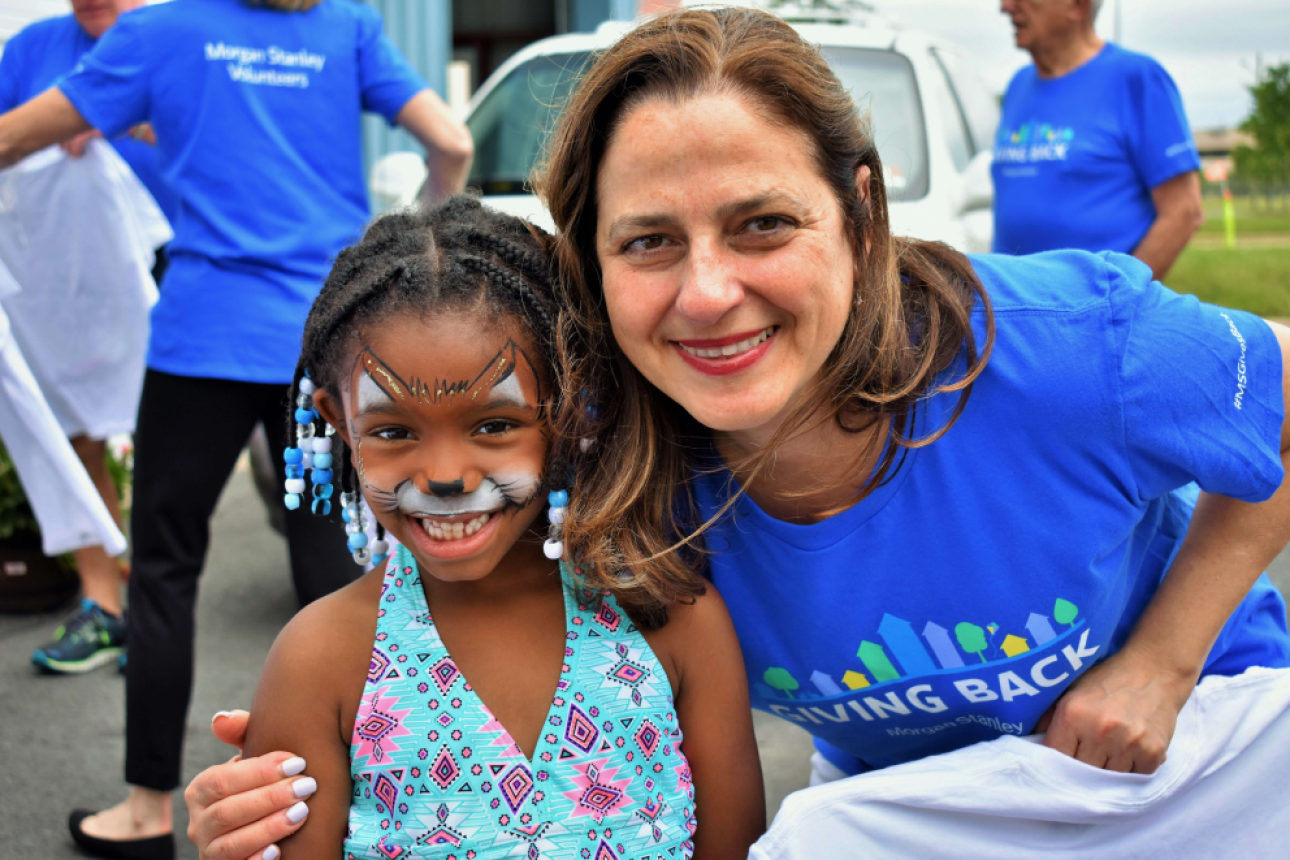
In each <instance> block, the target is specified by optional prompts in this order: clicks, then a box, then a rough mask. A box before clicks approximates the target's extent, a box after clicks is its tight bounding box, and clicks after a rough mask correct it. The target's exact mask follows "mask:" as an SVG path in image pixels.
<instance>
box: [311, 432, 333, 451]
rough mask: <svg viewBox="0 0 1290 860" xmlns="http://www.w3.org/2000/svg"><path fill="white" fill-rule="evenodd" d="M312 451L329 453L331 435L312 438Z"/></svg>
mask: <svg viewBox="0 0 1290 860" xmlns="http://www.w3.org/2000/svg"><path fill="white" fill-rule="evenodd" d="M314 453H315V454H330V453H331V437H329V436H323V437H322V438H315V439H314Z"/></svg>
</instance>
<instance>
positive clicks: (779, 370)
mask: <svg viewBox="0 0 1290 860" xmlns="http://www.w3.org/2000/svg"><path fill="white" fill-rule="evenodd" d="M543 187H544V189H545V196H546V200H547V202H548V205H549V206H550V209H551V212H552V215H553V216H554V218H555V222H556V224H557V226H558V228H559V231H560V234H561V237H562V238H561V241H560V244H559V245H558V247H557V249H556V254H557V260H558V263H559V266H560V268H561V274H562V275H563V280H564V283H565V287H566V289H567V291H568V295H567V305H568V314H567V319H566V320H565V321H564V323H563V325H564V326H565V329H564V331H563V332H562V338H561V340H562V342H564V343H566V344H567V345H568V346H567V353H566V356H565V358H566V361H567V363H568V366H567V371H568V372H569V373H570V374H572V378H571V379H570V380H569V381H568V382H567V383H566V384H567V385H568V387H569V390H572V391H580V392H585V393H586V394H585V398H586V399H585V400H584V401H583V402H582V404H579V406H578V409H577V410H576V411H574V412H572V413H570V414H568V415H565V416H563V420H564V426H565V430H566V432H567V433H569V434H571V435H574V436H576V437H581V438H587V439H590V440H592V442H590V443H589V447H588V454H587V458H586V462H585V463H583V464H582V469H581V470H580V474H579V477H578V480H577V482H576V484H575V486H574V491H573V493H572V499H571V503H570V505H571V507H570V517H569V519H568V520H567V523H566V547H567V548H568V550H569V552H570V554H571V555H572V556H573V557H576V558H578V559H579V562H580V565H581V566H582V568H583V569H584V570H593V571H596V572H597V573H598V574H599V575H601V576H604V577H606V580H605V581H609V579H610V578H611V577H612V578H613V584H614V586H615V587H616V588H618V589H619V591H620V593H621V594H625V595H626V596H627V599H628V600H629V601H630V602H634V603H635V605H636V608H637V609H639V610H641V611H648V610H649V609H650V608H651V607H652V606H653V605H654V604H655V600H654V598H653V596H652V595H651V594H650V593H649V591H648V589H647V588H646V587H645V585H644V583H636V582H634V581H622V580H619V579H617V578H616V577H613V574H614V573H615V572H616V571H618V570H621V569H634V568H635V567H636V566H637V565H639V564H642V563H644V562H645V560H648V561H649V563H653V564H656V565H660V566H662V567H665V568H667V569H668V570H669V571H670V572H671V573H672V574H673V576H674V577H676V578H677V579H678V580H679V581H682V582H690V581H692V578H693V577H694V574H695V572H696V571H701V570H704V571H706V572H707V574H708V575H709V576H710V577H711V578H712V580H713V581H714V582H715V583H716V584H717V586H718V587H719V588H720V589H721V592H722V595H723V597H724V598H725V599H726V601H727V602H728V604H729V605H730V608H731V612H732V616H733V618H734V621H735V624H736V628H737V629H738V632H739V635H740V640H741V645H742V647H743V649H744V651H745V656H746V661H747V664H748V668H749V675H750V678H749V680H750V683H751V686H752V693H753V699H754V704H755V705H756V706H758V707H762V708H764V709H766V710H769V711H771V712H773V713H776V714H778V715H780V716H782V717H784V718H786V719H790V720H792V721H794V722H797V723H798V724H799V725H801V726H802V727H803V728H806V729H807V730H808V731H810V732H812V733H813V734H815V735H816V737H817V746H818V748H819V751H820V755H819V756H817V757H816V761H815V774H814V778H815V779H816V780H817V781H818V780H824V779H829V778H836V777H839V776H842V775H845V774H848V773H858V772H860V771H862V770H864V769H866V768H871V767H882V766H885V765H889V764H894V763H897V762H901V761H908V760H911V759H915V758H919V757H923V756H926V755H930V754H932V753H935V752H940V751H943V750H945V749H952V748H955V747H961V746H965V745H967V744H970V743H973V742H976V741H979V740H985V739H989V738H993V737H998V736H1000V735H1002V734H1029V733H1030V732H1032V731H1034V730H1035V729H1036V728H1037V727H1039V726H1041V725H1042V724H1043V723H1044V722H1045V721H1046V718H1045V713H1046V712H1049V711H1050V709H1051V724H1050V725H1048V727H1047V728H1048V735H1047V740H1046V743H1047V744H1048V745H1049V746H1051V747H1054V748H1056V749H1058V750H1061V751H1063V752H1065V753H1067V754H1069V755H1072V756H1075V757H1076V758H1078V759H1080V760H1081V761H1084V762H1087V763H1089V764H1091V765H1093V766H1095V767H1100V768H1109V769H1113V770H1119V771H1137V772H1140V773H1150V772H1152V771H1154V770H1155V769H1156V767H1157V766H1158V765H1159V764H1160V762H1161V760H1162V757H1163V755H1164V753H1165V750H1166V748H1167V746H1168V742H1169V739H1170V737H1171V735H1172V732H1173V726H1174V722H1175V719H1176V717H1177V714H1178V711H1179V709H1180V707H1181V706H1182V704H1183V703H1184V702H1185V701H1186V699H1187V697H1188V696H1189V695H1190V693H1191V691H1192V690H1193V689H1194V687H1195V685H1196V682H1197V679H1198V678H1199V677H1200V676H1201V675H1202V674H1203V673H1236V672H1240V671H1242V670H1243V669H1244V668H1245V667H1247V666H1250V665H1264V666H1286V665H1287V664H1290V636H1288V635H1287V632H1286V627H1285V609H1284V604H1283V603H1282V601H1281V598H1280V595H1279V594H1277V593H1276V591H1275V589H1273V588H1272V587H1271V585H1270V584H1269V583H1268V582H1267V580H1266V579H1262V578H1261V571H1262V570H1263V568H1264V566H1265V565H1266V564H1267V563H1268V562H1269V561H1271V559H1272V558H1273V557H1274V556H1275V555H1276V553H1277V552H1278V551H1279V550H1280V549H1281V548H1282V547H1283V546H1284V545H1285V543H1286V540H1287V528H1288V524H1290V492H1288V491H1286V490H1284V489H1283V488H1281V485H1282V481H1283V478H1284V469H1285V465H1284V464H1285V461H1286V458H1287V450H1290V430H1288V429H1287V427H1286V426H1285V424H1284V410H1283V399H1284V397H1285V394H1284V390H1283V387H1284V380H1283V375H1282V365H1283V361H1284V357H1285V355H1286V354H1287V353H1290V332H1288V331H1286V330H1285V329H1282V328H1280V327H1275V329H1274V327H1271V326H1268V325H1265V324H1264V323H1262V322H1261V321H1259V320H1257V319H1255V318H1253V317H1251V316H1249V315H1247V314H1243V313H1240V312H1236V311H1222V310H1220V309H1217V308H1212V307H1208V306H1204V305H1201V304H1200V303H1198V302H1196V301H1195V300H1194V299H1188V298H1184V297H1180V296H1177V295H1176V294H1174V293H1171V292H1169V291H1167V290H1165V289H1163V288H1161V287H1160V286H1159V285H1158V284H1153V283H1152V282H1151V280H1150V273H1149V271H1148V270H1146V268H1145V267H1143V266H1141V265H1139V264H1136V263H1135V262H1133V261H1132V260H1130V259H1128V258H1125V257H1120V256H1116V255H1108V256H1105V257H1097V256H1092V255H1088V254H1084V253H1079V252H1072V253H1059V254H1054V255H1047V256H1041V257H1036V258H1028V259H1014V258H998V259H996V258H990V257H980V258H974V259H971V260H969V259H967V258H965V257H963V256H961V255H959V254H956V253H954V252H953V251H951V250H949V249H948V248H945V247H943V246H940V245H934V244H928V243H921V242H914V241H911V240H905V239H900V238H896V237H892V236H891V235H890V234H889V231H888V227H887V215H886V199H885V191H884V188H883V184H882V170H881V165H880V162H879V159H878V156H877V153H876V151H875V150H874V148H873V146H872V144H871V143H870V141H869V138H868V137H867V135H866V134H865V133H864V131H863V129H862V126H861V124H860V122H859V120H858V118H857V115H856V112H855V108H854V106H853V104H852V102H851V99H850V98H849V96H848V95H847V93H846V92H845V91H844V90H843V89H842V87H841V86H840V84H839V83H838V81H837V79H836V78H835V77H834V76H833V74H832V73H831V72H830V71H829V69H828V67H827V66H826V65H825V63H824V61H823V60H822V59H821V58H820V57H819V55H818V54H817V53H816V52H815V51H814V50H812V49H811V48H810V47H809V46H807V45H805V44H804V43H803V42H802V41H801V40H800V38H799V37H797V36H796V34H795V33H794V32H793V31H792V30H791V29H789V28H788V27H787V26H786V25H784V24H783V23H782V22H779V21H777V20H776V19H774V18H773V17H771V16H769V15H765V14H763V13H759V12H752V11H748V10H737V9H729V10H721V11H706V10H703V11H700V10H686V11H682V12H677V13H672V14H668V15H664V16H661V17H659V18H657V19H654V20H652V21H650V22H647V23H645V24H643V25H642V26H640V27H638V28H637V29H636V30H635V31H634V32H633V33H632V34H631V35H629V36H627V37H626V38H624V39H623V40H622V41H621V42H620V43H619V44H618V45H617V46H615V47H614V48H611V49H610V50H609V51H607V52H606V53H605V54H604V55H603V56H602V57H601V58H600V59H599V60H598V61H597V63H596V64H595V65H594V66H593V67H592V68H591V70H590V71H589V72H588V74H587V77H586V78H585V79H584V81H583V82H582V84H581V85H580V87H579V89H578V90H577V92H576V93H575V95H574V97H573V98H572V99H571V101H570V103H569V105H568V107H567V109H566V112H565V115H564V118H563V120H562V121H561V125H560V127H559V129H558V130H557V132H556V136H555V139H554V144H553V150H552V156H551V161H550V165H549V167H548V170H547V173H546V176H545V179H544V185H543ZM969 392H970V394H971V399H970V400H969V399H968V393H969ZM583 404H585V405H583ZM588 407H590V408H588ZM1192 481H1198V482H1199V484H1200V486H1201V487H1202V488H1204V489H1205V490H1206V491H1207V492H1206V494H1205V495H1204V496H1203V497H1202V498H1201V500H1200V501H1199V503H1198V504H1197V505H1196V509H1195V515H1194V516H1193V515H1192V499H1189V498H1187V497H1186V495H1185V494H1184V493H1180V492H1178V491H1177V490H1178V488H1182V487H1185V486H1186V485H1187V484H1189V483H1190V482H1192ZM713 517H717V520H716V522H715V523H713V522H710V520H711V519H712V518H713ZM678 536H679V537H680V538H681V540H680V541H677V539H676V538H677V537H678ZM1184 537H1185V538H1186V540H1185V541H1184ZM678 543H679V544H680V545H681V546H680V547H679V548H680V550H681V551H680V552H672V551H671V550H672V549H673V547H674V545H676V544H678ZM700 550H702V552H700ZM591 564H594V567H590V565H591ZM1166 570H1168V576H1167V578H1164V582H1163V584H1161V579H1162V577H1164V574H1165V571H1166ZM634 587H635V591H633V588H634ZM1059 697H1060V698H1059ZM1054 703H1056V706H1055V707H1053V705H1054ZM218 722H219V723H220V725H217V730H218V731H219V732H220V733H221V735H222V736H224V737H229V736H235V735H236V734H237V733H238V732H237V730H238V727H239V726H240V719H231V720H229V719H225V720H220V721H218ZM284 766H285V769H286V771H292V770H295V768H298V767H301V766H303V763H302V762H300V761H299V760H294V761H293V760H291V759H290V757H289V754H287V753H278V754H276V755H274V756H266V757H264V758H262V759H258V760H254V761H247V762H240V763H236V764H233V765H226V766H221V767H219V768H214V769H212V770H211V771H208V772H207V774H206V775H204V776H203V777H200V778H199V779H198V780H195V781H194V783H193V785H192V786H190V788H189V792H188V799H189V804H190V809H191V810H192V813H193V818H192V823H191V825H190V835H191V836H193V838H194V839H195V841H197V843H198V845H199V846H200V847H201V848H202V851H203V856H206V857H237V858H243V857H248V856H253V855H254V856H270V857H271V856H275V855H274V854H273V852H274V851H275V850H276V849H269V851H268V854H267V855H263V854H259V853H257V852H259V851H260V850H261V849H262V848H263V847H264V846H265V845H267V844H268V843H270V842H271V841H273V840H275V839H279V838H282V837H283V836H285V835H287V834H289V833H290V831H291V824H290V822H289V821H288V819H287V818H286V817H285V816H283V815H282V814H281V813H276V812H275V811H276V810H279V809H285V808H287V807H288V806H289V805H290V804H291V802H293V801H294V797H293V796H292V788H291V786H292V785H293V781H292V780H291V779H286V778H282V777H281V772H282V770H283V768H284ZM297 772H298V771H297ZM233 792H243V793H241V794H237V795H236V796H229V795H230V794H232V793H233Z"/></svg>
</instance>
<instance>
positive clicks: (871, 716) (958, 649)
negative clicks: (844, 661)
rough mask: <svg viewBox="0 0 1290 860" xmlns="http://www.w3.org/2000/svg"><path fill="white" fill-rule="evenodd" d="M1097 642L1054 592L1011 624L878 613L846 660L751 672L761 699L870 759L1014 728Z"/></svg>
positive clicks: (1062, 685) (928, 750)
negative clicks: (803, 673)
mask: <svg viewBox="0 0 1290 860" xmlns="http://www.w3.org/2000/svg"><path fill="white" fill-rule="evenodd" d="M1103 644H1104V642H1102V641H1101V640H1097V639H1092V638H1091V630H1090V628H1089V626H1088V624H1087V622H1086V620H1084V619H1082V618H1080V617H1079V608H1078V607H1077V606H1076V605H1075V604H1073V603H1071V602H1070V601H1068V600H1063V599H1060V598H1059V599H1058V600H1056V601H1055V602H1054V603H1053V606H1052V610H1051V612H1050V613H1047V614H1041V613H1038V612H1031V613H1030V614H1029V617H1028V618H1026V619H1025V622H1024V624H1021V625H1019V627H1018V628H1017V629H1012V628H1005V627H1004V626H1003V625H1000V624H998V623H994V622H992V623H989V624H977V623H975V622H973V621H960V622H958V623H954V624H951V625H950V626H942V625H941V624H938V623H937V622H936V621H927V622H925V623H924V624H923V625H922V628H921V630H920V629H917V628H916V626H915V625H914V624H913V623H911V622H909V621H907V620H905V619H903V618H898V617H896V616H895V615H891V614H884V615H883V616H882V621H881V622H880V623H879V625H878V628H877V630H876V631H874V635H873V637H872V638H871V639H870V638H866V639H864V640H863V641H861V642H860V645H859V648H858V649H857V650H856V658H855V663H854V665H851V666H846V667H835V671H833V672H824V671H822V670H819V669H816V670H813V671H811V672H810V674H809V675H808V676H807V677H805V678H799V677H797V676H796V675H794V674H793V673H792V672H790V671H789V670H788V669H785V668H783V667H781V666H770V667H768V668H766V669H765V670H764V671H763V672H762V674H761V678H760V680H756V679H754V684H753V693H754V696H755V698H759V699H761V706H762V707H763V708H765V709H766V710H768V711H770V712H771V713H774V714H777V715H778V716H781V717H783V718H784V719H787V720H791V721H792V722H795V723H798V724H801V725H802V726H803V727H804V728H806V729H807V730H808V731H810V732H811V734H813V735H817V736H819V737H821V738H823V739H824V740H826V741H832V742H834V743H836V744H837V745H838V746H840V747H842V748H844V749H846V750H847V751H848V752H851V753H852V754H854V755H856V756H858V757H859V758H862V759H864V760H866V761H869V762H872V763H876V764H880V765H883V764H890V763H893V762H894V761H901V760H904V759H906V758H914V757H921V756H923V755H929V754H933V753H937V752H944V751H946V750H950V749H956V748H958V747H961V746H966V745H967V744H971V743H976V742H977V741H980V740H988V739H991V738H995V737H998V736H999V735H1001V734H1011V735H1021V734H1024V733H1025V732H1027V731H1029V730H1030V729H1031V727H1032V726H1033V725H1034V724H1035V722H1036V721H1037V720H1038V719H1039V717H1040V715H1042V714H1043V712H1044V711H1045V710H1046V709H1047V708H1048V707H1049V705H1051V704H1052V703H1053V701H1054V700H1055V699H1056V698H1057V696H1059V695H1060V694H1061V692H1062V691H1063V690H1065V689H1066V687H1068V686H1069V685H1070V683H1071V681H1073V680H1074V679H1075V677H1076V676H1077V675H1078V674H1079V673H1080V672H1082V671H1083V670H1085V669H1087V668H1088V666H1090V665H1091V664H1092V662H1093V660H1094V657H1095V655H1097V654H1098V653H1099V651H1100V650H1101V648H1102V645H1103Z"/></svg>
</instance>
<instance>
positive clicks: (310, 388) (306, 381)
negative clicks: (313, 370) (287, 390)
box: [300, 376, 318, 394]
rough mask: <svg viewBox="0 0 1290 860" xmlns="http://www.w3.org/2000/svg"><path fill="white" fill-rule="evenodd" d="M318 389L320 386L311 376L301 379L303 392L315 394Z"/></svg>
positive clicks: (301, 391)
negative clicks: (315, 383)
mask: <svg viewBox="0 0 1290 860" xmlns="http://www.w3.org/2000/svg"><path fill="white" fill-rule="evenodd" d="M317 390H318V386H316V385H314V381H313V380H312V379H310V378H309V377H307V376H305V377H302V378H301V379H300V393H301V394H313V393H314V392H315V391H317Z"/></svg>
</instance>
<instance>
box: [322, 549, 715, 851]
mask: <svg viewBox="0 0 1290 860" xmlns="http://www.w3.org/2000/svg"><path fill="white" fill-rule="evenodd" d="M561 573H562V576H563V578H564V583H565V589H564V592H565V618H566V627H567V636H566V639H567V641H566V647H565V652H564V653H565V658H564V660H565V662H564V665H563V668H562V671H561V675H560V680H559V682H558V683H557V685H556V689H555V691H554V698H553V701H552V703H551V707H550V709H549V711H548V714H547V720H546V725H545V727H544V730H543V733H542V735H541V737H540V738H539V740H538V744H537V747H536V749H535V750H534V755H533V758H532V760H529V759H527V758H526V757H525V755H524V753H523V752H522V751H521V750H520V748H519V746H518V745H517V744H516V743H515V741H514V740H513V739H512V738H511V736H510V733H509V732H507V730H506V728H505V727H503V726H502V724H501V723H500V722H498V721H497V719H496V718H495V717H494V716H493V715H492V714H491V713H490V712H489V710H488V708H487V707H485V705H484V703H483V701H482V700H481V699H480V698H479V696H478V695H477V694H476V693H475V692H474V690H473V689H472V687H471V685H470V684H469V683H468V682H467V680H466V679H465V678H464V677H463V676H462V674H461V671H460V670H459V669H458V668H457V665H456V664H455V663H454V662H453V660H452V657H451V656H450V655H449V654H448V650H447V648H445V647H444V644H443V641H442V640H441V639H440V638H439V633H438V630H437V629H436V628H435V624H434V620H433V619H432V618H431V616H430V612H429V608H428V607H427V605H426V599H425V593H424V592H423V591H422V588H421V578H420V575H419V574H418V572H417V565H416V561H415V560H413V558H412V556H411V554H410V553H409V552H408V551H407V549H406V548H405V547H402V546H397V547H395V549H394V551H393V553H392V555H391V558H390V563H389V564H388V566H387V567H386V574H385V583H384V586H383V587H382V592H381V604H380V605H381V608H380V610H379V612H378V616H377V625H376V642H375V645H374V647H373V649H372V662H371V666H370V668H369V670H368V675H367V682H366V684H365V685H364V688H363V700H362V702H361V704H360V705H359V709H358V717H357V719H356V720H355V721H354V735H353V742H352V745H351V747H350V755H349V757H350V774H351V776H352V778H353V781H354V796H353V800H352V802H351V805H350V814H349V834H348V837H347V838H346V840H345V857H346V858H347V860H367V858H373V860H378V858H379V860H410V858H435V860H491V858H502V857H506V858H511V857H514V858H522V860H539V858H551V859H552V860H555V858H558V860H569V858H579V859H580V860H628V858H631V860H645V858H649V860H682V858H688V857H690V856H691V855H692V854H693V850H694V849H693V842H692V835H693V833H694V828H695V817H694V788H693V785H692V781H691V777H690V766H689V763H688V762H687V761H686V760H685V756H684V755H683V754H682V753H681V729H680V727H679V726H678V725H677V718H676V711H675V710H674V708H673V704H672V690H671V686H670V684H669V683H668V679H667V675H666V674H665V673H664V671H663V667H662V666H661V665H660V664H659V661H658V658H657V657H655V655H654V652H653V651H652V650H651V649H650V647H649V645H648V644H647V643H646V641H645V639H644V637H643V636H642V635H641V633H640V631H639V630H637V629H636V627H635V626H634V625H633V624H632V623H631V621H630V619H628V617H627V615H626V614H625V613H624V612H623V611H622V609H621V607H620V606H619V605H618V604H617V602H616V601H615V600H614V599H613V597H611V596H606V597H604V598H603V599H602V600H601V601H599V602H598V603H596V604H595V605H589V602H588V601H585V600H580V599H578V597H577V590H576V589H575V587H574V586H573V585H572V575H571V574H570V572H569V571H568V569H567V567H566V566H565V565H563V564H562V565H561Z"/></svg>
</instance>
